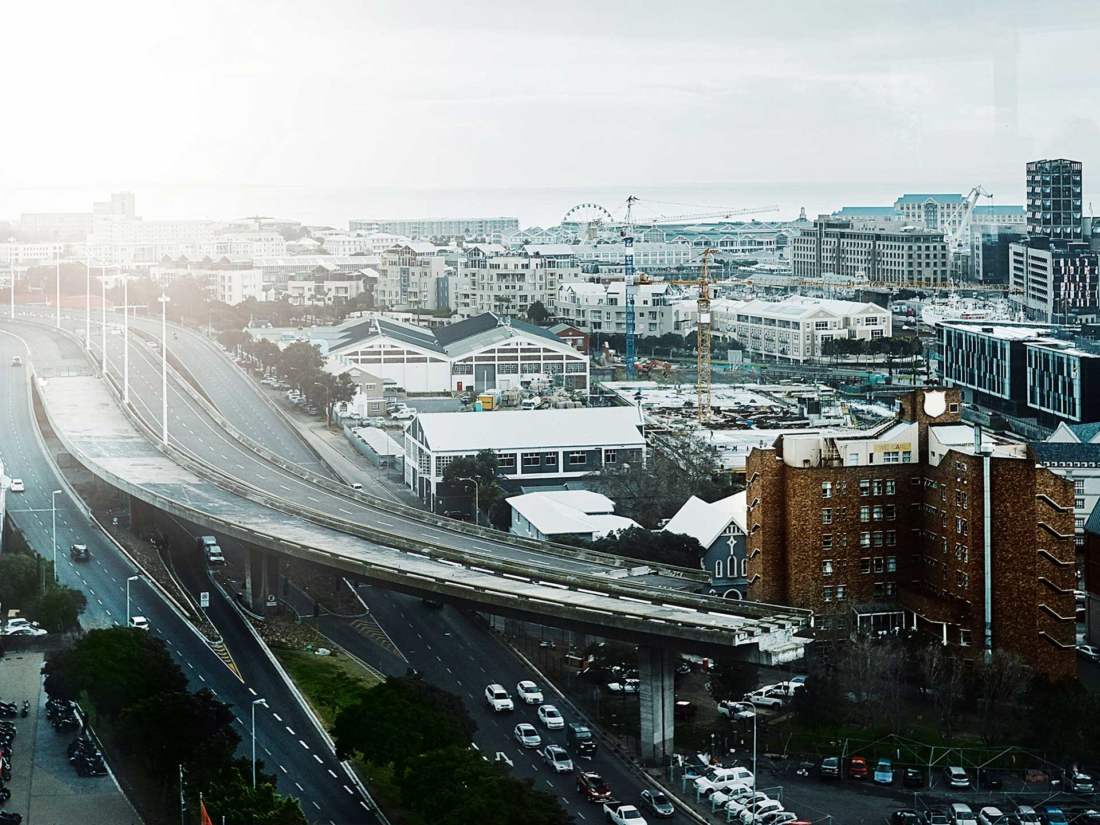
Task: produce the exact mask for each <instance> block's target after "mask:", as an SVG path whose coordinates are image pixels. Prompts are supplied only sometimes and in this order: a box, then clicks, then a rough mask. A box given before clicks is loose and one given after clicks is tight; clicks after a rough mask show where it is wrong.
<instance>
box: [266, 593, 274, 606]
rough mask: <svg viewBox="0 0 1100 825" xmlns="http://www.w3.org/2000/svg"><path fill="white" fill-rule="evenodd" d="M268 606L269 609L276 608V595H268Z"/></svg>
mask: <svg viewBox="0 0 1100 825" xmlns="http://www.w3.org/2000/svg"><path fill="white" fill-rule="evenodd" d="M267 606H268V607H274V606H275V594H274V593H268V594H267Z"/></svg>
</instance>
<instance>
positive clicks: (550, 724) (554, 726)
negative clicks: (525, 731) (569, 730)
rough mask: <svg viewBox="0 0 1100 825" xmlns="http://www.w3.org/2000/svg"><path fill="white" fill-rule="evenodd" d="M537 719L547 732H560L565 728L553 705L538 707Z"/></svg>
mask: <svg viewBox="0 0 1100 825" xmlns="http://www.w3.org/2000/svg"><path fill="white" fill-rule="evenodd" d="M538 717H539V721H540V722H542V725H543V727H544V728H546V729H547V730H561V729H562V728H564V727H565V718H564V717H563V716H562V715H561V712H560V711H559V710H558V709H557V708H556V707H554V706H553V705H539V709H538Z"/></svg>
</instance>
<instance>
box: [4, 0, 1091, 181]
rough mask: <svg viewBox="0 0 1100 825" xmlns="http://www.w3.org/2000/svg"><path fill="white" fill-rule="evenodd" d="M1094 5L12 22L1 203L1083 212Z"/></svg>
mask: <svg viewBox="0 0 1100 825" xmlns="http://www.w3.org/2000/svg"><path fill="white" fill-rule="evenodd" d="M1098 6H1100V4H1098V3H1095V2H1082V3H1052V2H1031V3H1014V2H1005V1H1004V0H1000V2H989V3H976V2H965V0H952V2H942V3H941V2H919V0H918V1H917V2H914V1H913V0H909V2H905V3H888V2H845V0H831V2H798V3H795V2H787V3H760V2H751V3H749V2H734V0H715V1H714V2H710V1H709V0H679V1H678V2H668V0H660V2H647V0H633V2H602V3H600V2H592V1H591V0H584V1H583V2H572V0H559V1H558V2H545V0H543V2H537V3H535V2H520V1H518V0H517V2H505V0H498V2H488V0H464V1H463V2H455V0H401V2H393V3H390V2H374V1H373V0H354V1H351V0H349V1H348V2H344V0H313V2H301V0H297V1H296V2H283V0H228V1H227V0H221V1H220V2H208V0H186V2H180V0H172V1H171V2H167V0H140V1H139V2H128V0H125V1H123V2H118V0H106V2H103V3H89V2H86V0H80V2H58V1H57V0H33V1H32V0H24V1H23V2H6V3H4V5H3V29H2V30H3V37H2V38H0V77H2V78H4V86H5V88H4V92H3V96H2V98H0V100H2V102H3V116H2V118H0V149H2V161H0V189H3V188H7V189H8V190H9V192H10V191H12V190H14V189H21V188H26V187H38V186H59V185H81V186H88V185H102V186H104V187H105V188H114V187H117V186H118V185H120V184H123V183H125V184H127V185H137V186H140V185H141V184H142V183H149V184H159V185H176V184H202V185H209V184H212V183H217V184H230V185H232V184H251V185H256V184H262V185H268V184H271V185H308V186H343V187H359V186H408V187H469V186H486V187H513V186H517V187H518V186H532V185H568V186H584V185H586V184H589V183H591V184H593V185H595V184H603V185H607V184H610V185H620V184H621V185H633V184H641V183H645V184H649V185H658V184H673V183H684V182H717V181H777V182H798V181H815V182H833V181H836V182H843V181H845V180H853V181H861V182H875V183H893V182H898V189H899V191H901V190H903V189H904V190H907V191H912V190H914V189H922V188H923V189H925V190H928V189H935V188H940V187H944V186H949V187H950V188H949V191H959V190H963V191H965V189H966V188H968V187H969V186H970V185H972V184H974V183H978V182H985V183H986V185H987V186H988V185H991V184H992V185H995V183H996V182H1000V181H1006V180H1010V181H1013V182H1017V181H1019V180H1020V178H1021V176H1022V165H1023V163H1024V161H1025V160H1026V159H1028V158H1033V157H1046V156H1056V157H1061V156H1065V157H1073V158H1079V159H1081V160H1083V161H1084V162H1085V175H1086V189H1089V190H1095V191H1097V192H1098V193H1100V186H1098V187H1092V186H1090V185H1089V183H1090V182H1091V180H1092V178H1093V176H1095V178H1096V179H1097V180H1100V129H1098V126H1097V120H1096V118H1097V113H1098V112H1100V105H1098V104H1100V91H1098V89H1100V71H1098V62H1097V46H1098V44H1100V37H1098V35H1100V31H1098V28H1100V9H1098ZM775 7H777V8H775ZM1090 173H1091V174H1090ZM952 183H953V185H952Z"/></svg>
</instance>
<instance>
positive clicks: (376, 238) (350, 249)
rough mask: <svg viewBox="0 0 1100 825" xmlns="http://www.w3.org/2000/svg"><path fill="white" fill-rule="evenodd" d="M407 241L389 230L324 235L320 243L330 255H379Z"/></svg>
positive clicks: (407, 240)
mask: <svg viewBox="0 0 1100 825" xmlns="http://www.w3.org/2000/svg"><path fill="white" fill-rule="evenodd" d="M408 242H409V239H408V238H406V237H403V236H401V235H394V234H391V233H389V232H367V233H356V234H354V235H339V234H335V235H325V237H324V238H322V240H321V245H322V246H323V247H324V248H325V251H326V252H328V253H330V254H332V255H360V254H366V255H380V254H381V253H383V252H385V251H386V250H387V249H390V248H392V247H395V246H399V245H400V244H403V243H408Z"/></svg>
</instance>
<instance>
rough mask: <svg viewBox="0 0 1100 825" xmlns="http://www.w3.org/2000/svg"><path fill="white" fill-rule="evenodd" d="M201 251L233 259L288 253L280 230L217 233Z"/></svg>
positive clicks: (214, 256) (212, 256)
mask: <svg viewBox="0 0 1100 825" xmlns="http://www.w3.org/2000/svg"><path fill="white" fill-rule="evenodd" d="M200 253H201V254H202V255H203V257H210V258H214V259H218V258H230V259H232V260H241V259H247V260H252V259H253V258H274V257H281V256H283V255H285V254H286V240H285V239H284V238H283V236H282V235H280V234H279V233H278V232H233V233H229V234H225V235H215V236H214V237H213V238H212V239H211V241H210V242H209V243H207V244H204V245H203V246H202V247H201V249H200Z"/></svg>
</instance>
